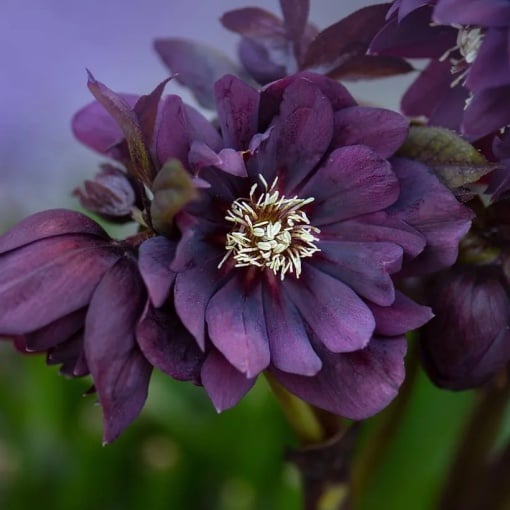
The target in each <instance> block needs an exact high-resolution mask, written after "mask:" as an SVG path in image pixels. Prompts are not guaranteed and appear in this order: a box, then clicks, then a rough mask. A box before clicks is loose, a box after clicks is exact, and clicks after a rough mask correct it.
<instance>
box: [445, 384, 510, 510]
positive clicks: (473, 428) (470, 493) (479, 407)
mask: <svg viewBox="0 0 510 510" xmlns="http://www.w3.org/2000/svg"><path fill="white" fill-rule="evenodd" d="M497 382H498V381H493V382H492V383H490V384H488V385H487V386H486V387H485V388H484V390H483V391H482V392H481V393H480V395H479V399H478V402H477V403H476V404H475V407H474V409H473V411H472V413H471V417H470V418H469V421H468V423H467V426H466V429H465V430H464V433H463V436H462V439H461V441H460V446H459V448H458V450H457V453H456V457H455V459H454V462H453V464H452V466H451V469H450V474H449V477H448V478H447V483H446V485H445V487H444V489H443V493H442V496H441V500H440V503H439V506H438V510H470V509H473V508H476V505H477V501H478V498H479V493H480V489H481V488H482V487H483V483H480V482H481V481H482V480H483V477H484V474H485V473H486V472H487V468H488V465H489V462H490V455H491V453H492V450H493V447H494V444H495V441H496V438H497V436H498V431H499V429H500V426H501V423H502V420H503V418H504V415H505V411H506V409H507V405H508V402H509V397H510V382H509V381H508V378H507V380H506V381H505V384H503V385H501V384H497ZM482 498H483V495H482Z"/></svg>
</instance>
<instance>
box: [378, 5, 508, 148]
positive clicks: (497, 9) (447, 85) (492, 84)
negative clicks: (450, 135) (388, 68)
mask: <svg viewBox="0 0 510 510" xmlns="http://www.w3.org/2000/svg"><path fill="white" fill-rule="evenodd" d="M388 15H389V17H388V22H387V24H386V25H385V27H384V28H383V29H382V30H381V31H380V32H379V33H378V34H377V35H376V36H375V38H374V40H373V41H372V43H371V46H370V51H371V52H373V53H376V54H382V55H395V56H400V57H409V58H431V59H432V61H431V62H430V64H429V65H428V66H427V67H426V68H425V70H424V71H422V72H421V73H420V75H419V76H418V78H417V79H416V81H415V82H414V83H413V84H412V85H411V87H410V88H409V89H408V91H407V93H406V94H405V95H404V97H403V99H402V110H403V112H404V113H406V114H407V115H412V116H419V115H424V116H426V117H428V120H429V123H430V124H433V125H441V126H445V127H449V128H451V129H456V130H459V131H460V132H461V133H462V134H464V135H465V136H467V137H468V138H469V139H471V140H476V139H478V138H481V137H483V136H485V135H487V134H490V133H491V132H493V131H496V130H498V129H500V128H502V127H504V126H506V125H507V124H508V123H509V122H510V109H508V108H506V107H505V105H506V104H507V101H506V98H507V97H508V93H509V91H510V62H509V60H508V58H507V57H508V55H507V40H508V34H509V29H510V6H509V5H506V4H504V3H502V2H500V1H499V0H487V1H485V2H476V1H473V0H432V1H418V0H413V1H407V2H406V1H397V2H394V4H393V6H392V8H391V9H390V10H389V12H388Z"/></svg>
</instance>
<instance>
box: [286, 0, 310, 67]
mask: <svg viewBox="0 0 510 510" xmlns="http://www.w3.org/2000/svg"><path fill="white" fill-rule="evenodd" d="M280 7H281V9H282V13H283V23H284V26H285V30H286V32H287V38H288V39H289V41H290V42H292V46H293V49H294V56H295V57H296V60H297V61H298V62H299V61H300V59H301V49H302V44H301V43H302V38H303V34H304V32H305V29H306V22H307V20H308V15H309V13H310V0H297V1H296V0H280Z"/></svg>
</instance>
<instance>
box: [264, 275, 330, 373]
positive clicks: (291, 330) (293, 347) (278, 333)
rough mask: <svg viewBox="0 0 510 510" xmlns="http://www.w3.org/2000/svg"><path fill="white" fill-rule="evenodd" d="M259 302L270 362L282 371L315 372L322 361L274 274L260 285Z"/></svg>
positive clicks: (303, 324) (297, 313)
mask: <svg viewBox="0 0 510 510" xmlns="http://www.w3.org/2000/svg"><path fill="white" fill-rule="evenodd" d="M263 303H264V316H265V319H266V326H267V334H268V337H269V348H270V350H271V364H272V365H273V366H275V367H276V368H277V369H279V370H282V371H283V372H290V373H292V374H300V375H315V374H316V373H317V372H318V371H319V370H320V369H321V368H322V362H321V360H320V358H319V356H317V354H316V352H315V350H314V349H313V347H312V345H311V343H310V338H309V336H308V332H307V330H306V324H305V322H304V321H303V318H302V316H301V314H300V313H299V311H298V309H297V308H296V307H295V306H294V304H292V302H291V301H290V299H289V298H288V297H287V296H286V295H285V293H284V289H283V288H282V286H280V285H279V282H278V281H275V279H274V278H273V279H272V285H271V284H269V283H266V284H265V285H264V289H263Z"/></svg>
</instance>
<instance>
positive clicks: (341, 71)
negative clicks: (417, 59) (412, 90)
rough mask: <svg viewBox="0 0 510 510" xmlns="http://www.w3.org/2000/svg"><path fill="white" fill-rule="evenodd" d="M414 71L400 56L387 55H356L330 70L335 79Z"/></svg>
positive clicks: (390, 74) (379, 76) (384, 75)
mask: <svg viewBox="0 0 510 510" xmlns="http://www.w3.org/2000/svg"><path fill="white" fill-rule="evenodd" d="M411 71H414V67H413V66H412V65H411V64H410V63H408V62H407V61H405V60H404V59H403V58H400V57H391V56H387V55H355V56H353V57H352V58H350V59H349V60H347V61H346V62H344V63H342V64H340V65H339V66H337V67H334V68H333V69H332V70H331V71H329V72H328V76H329V77H330V78H334V79H335V80H350V81H356V80H363V79H372V78H383V77H386V76H394V75H396V74H405V73H410V72H411Z"/></svg>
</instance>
